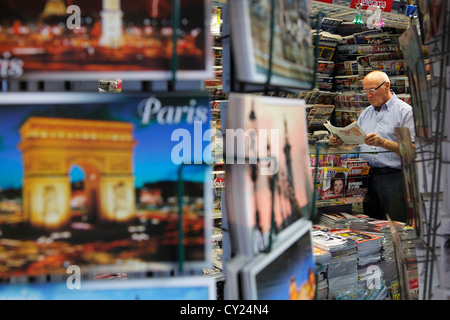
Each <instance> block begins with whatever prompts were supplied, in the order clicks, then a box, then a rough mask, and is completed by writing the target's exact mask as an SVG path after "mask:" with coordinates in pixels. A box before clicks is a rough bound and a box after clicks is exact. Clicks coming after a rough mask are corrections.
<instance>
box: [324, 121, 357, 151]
mask: <svg viewBox="0 0 450 320" xmlns="http://www.w3.org/2000/svg"><path fill="white" fill-rule="evenodd" d="M324 126H325V128H327V129H328V131H330V132H331V134H333V135H334V136H335V137H338V138H339V139H341V140H342V141H343V142H344V144H358V145H360V144H363V143H364V136H365V135H366V133H365V132H364V130H363V129H361V127H360V126H359V125H358V123H356V121H354V122H352V123H351V124H349V125H348V126H346V127H344V128H342V127H335V126H333V125H332V124H331V123H330V121H327V123H324Z"/></svg>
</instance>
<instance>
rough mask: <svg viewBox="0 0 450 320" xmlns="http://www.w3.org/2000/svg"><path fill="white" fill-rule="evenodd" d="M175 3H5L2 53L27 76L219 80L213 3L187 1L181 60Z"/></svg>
mask: <svg viewBox="0 0 450 320" xmlns="http://www.w3.org/2000/svg"><path fill="white" fill-rule="evenodd" d="M172 3H173V2H172V1H159V0H136V1H127V2H125V1H120V0H110V1H106V0H103V1H102V0H98V1H88V0H72V1H63V0H32V1H31V0H25V1H18V2H17V1H16V2H14V1H8V0H0V56H3V58H7V59H9V60H10V61H11V62H13V63H14V65H15V66H16V69H17V70H16V71H15V76H19V75H22V77H23V78H26V79H42V78H44V77H45V79H54V80H59V79H63V80H84V79H90V80H98V79H99V78H105V79H108V77H111V76H112V77H114V78H116V77H119V78H122V79H124V80H129V79H134V80H156V79H157V80H164V79H167V80H168V79H171V77H172V68H175V69H176V70H177V78H178V79H199V78H200V79H202V78H208V77H211V76H212V52H211V43H210V42H211V36H210V33H209V27H210V23H209V22H210V10H209V8H210V2H209V1H207V0H180V1H179V14H178V16H179V21H178V23H177V24H178V28H177V29H178V32H177V42H176V45H177V52H176V53H177V61H176V63H173V61H172V55H173V35H174V26H173V23H174V17H173V12H174V8H173V6H172ZM2 76H4V74H2ZM10 76H11V75H10Z"/></svg>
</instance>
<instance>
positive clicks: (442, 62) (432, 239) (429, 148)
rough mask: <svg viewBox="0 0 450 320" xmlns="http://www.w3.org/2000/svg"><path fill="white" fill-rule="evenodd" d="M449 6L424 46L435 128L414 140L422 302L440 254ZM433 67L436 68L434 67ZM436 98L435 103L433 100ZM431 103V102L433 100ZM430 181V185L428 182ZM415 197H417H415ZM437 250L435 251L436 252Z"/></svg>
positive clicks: (428, 296) (449, 59)
mask: <svg viewBox="0 0 450 320" xmlns="http://www.w3.org/2000/svg"><path fill="white" fill-rule="evenodd" d="M444 7H445V6H444ZM449 11H450V10H449V8H448V4H447V8H446V12H445V14H444V19H443V22H442V27H441V30H439V31H440V33H439V34H438V35H436V36H435V37H434V38H433V39H431V41H429V42H428V43H425V45H428V46H432V47H433V53H432V54H430V55H429V56H428V58H429V62H428V63H427V64H429V65H430V67H431V68H433V69H435V70H436V69H437V70H439V71H438V74H435V75H434V76H435V79H434V80H433V82H432V83H431V88H432V89H436V93H435V94H434V95H432V96H431V102H432V103H431V105H432V106H436V107H435V108H434V110H433V121H434V128H433V132H432V136H431V137H430V138H422V137H416V144H418V145H419V147H418V149H419V150H420V152H418V153H417V154H418V157H417V159H416V162H421V163H422V164H423V173H422V174H421V175H419V180H420V181H421V182H422V183H423V185H424V187H425V191H426V192H427V194H428V195H429V201H430V205H429V211H428V212H425V214H424V216H423V219H424V221H423V231H424V234H423V237H422V239H421V242H422V244H423V245H424V247H425V259H424V260H423V261H421V262H422V263H424V275H425V276H424V282H423V284H424V286H423V292H422V296H423V299H424V300H429V299H432V298H433V289H434V288H433V276H434V275H433V273H434V271H435V270H434V269H435V265H434V263H435V262H436V260H437V256H438V254H439V248H436V237H437V236H441V235H438V234H437V229H438V227H439V225H440V218H439V216H440V215H439V201H440V195H441V189H440V188H441V178H442V174H443V173H442V165H443V164H446V165H448V162H446V161H444V160H445V159H443V148H442V144H443V142H445V141H448V137H446V136H445V135H446V134H445V127H446V126H448V125H449V124H448V123H445V121H446V111H448V110H446V109H447V108H448V100H447V94H448V93H447V90H448V85H449V84H448V80H447V79H448V76H447V69H448V68H449V66H450V37H449V34H450V33H449V32H450V23H449V19H450V12H449ZM434 67H435V68H434ZM434 99H435V100H434ZM433 100H434V101H433ZM426 167H428V168H430V169H431V170H430V171H431V175H430V176H431V177H429V176H428V175H427V174H426V170H425V169H426ZM428 179H430V180H431V181H430V183H428ZM415 196H418V195H415ZM436 250H437V252H436Z"/></svg>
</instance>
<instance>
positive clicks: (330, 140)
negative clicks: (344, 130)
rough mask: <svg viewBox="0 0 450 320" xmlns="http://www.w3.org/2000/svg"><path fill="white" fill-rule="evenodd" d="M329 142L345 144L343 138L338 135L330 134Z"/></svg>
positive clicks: (334, 144)
mask: <svg viewBox="0 0 450 320" xmlns="http://www.w3.org/2000/svg"><path fill="white" fill-rule="evenodd" d="M328 143H329V144H330V145H331V146H340V145H341V144H343V142H342V140H341V139H339V138H338V137H335V136H333V135H331V136H330V139H329V140H328Z"/></svg>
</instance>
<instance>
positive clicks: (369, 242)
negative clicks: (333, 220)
mask: <svg viewBox="0 0 450 320" xmlns="http://www.w3.org/2000/svg"><path fill="white" fill-rule="evenodd" d="M332 233H334V234H338V235H340V236H342V237H345V238H349V239H352V240H354V241H355V242H356V248H357V252H358V265H359V266H365V265H367V264H369V263H374V262H378V261H379V260H380V259H381V257H380V250H381V237H380V236H376V235H371V234H369V233H365V232H361V231H354V230H350V229H340V230H335V231H332Z"/></svg>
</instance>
